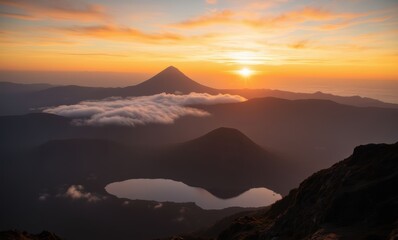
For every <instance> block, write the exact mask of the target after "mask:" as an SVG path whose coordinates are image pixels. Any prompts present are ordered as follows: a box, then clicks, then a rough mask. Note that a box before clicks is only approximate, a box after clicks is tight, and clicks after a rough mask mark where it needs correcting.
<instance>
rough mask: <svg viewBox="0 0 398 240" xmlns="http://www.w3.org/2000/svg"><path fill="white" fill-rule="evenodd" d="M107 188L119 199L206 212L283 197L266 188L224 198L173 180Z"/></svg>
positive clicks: (130, 182) (133, 181) (132, 181)
mask: <svg viewBox="0 0 398 240" xmlns="http://www.w3.org/2000/svg"><path fill="white" fill-rule="evenodd" d="M105 189H106V191H107V192H108V193H109V194H112V195H115V196H117V197H119V198H128V199H131V200H150V201H157V202H175V203H187V202H194V203H196V205H198V206H199V207H201V208H203V209H222V208H227V207H261V206H268V205H270V204H272V203H274V202H275V201H277V200H279V199H281V198H282V196H281V195H280V194H277V193H275V192H273V191H271V190H269V189H267V188H252V189H250V190H248V191H246V192H244V193H242V194H240V195H239V196H236V197H233V198H229V199H221V198H217V197H216V196H214V195H213V194H211V193H210V192H208V191H207V190H205V189H203V188H199V187H191V186H188V185H186V184H184V183H182V182H177V181H173V180H170V179H130V180H126V181H123V182H114V183H111V184H108V185H107V186H106V187H105Z"/></svg>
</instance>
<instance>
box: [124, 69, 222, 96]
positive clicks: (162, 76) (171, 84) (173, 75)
mask: <svg viewBox="0 0 398 240" xmlns="http://www.w3.org/2000/svg"><path fill="white" fill-rule="evenodd" d="M124 90H126V91H127V92H128V94H129V95H136V96H139V95H152V94H158V93H162V92H165V93H179V94H188V93H191V92H198V93H211V94H214V93H218V91H217V90H216V89H213V88H210V87H206V86H204V85H201V84H199V83H197V82H195V81H194V80H192V79H190V78H189V77H187V76H186V75H185V74H184V73H182V72H181V71H180V70H179V69H178V68H176V67H173V66H170V67H168V68H166V69H164V70H163V71H161V72H160V73H158V74H156V75H155V76H153V77H152V78H150V79H148V80H147V81H145V82H142V83H140V84H138V85H135V86H131V87H127V88H124Z"/></svg>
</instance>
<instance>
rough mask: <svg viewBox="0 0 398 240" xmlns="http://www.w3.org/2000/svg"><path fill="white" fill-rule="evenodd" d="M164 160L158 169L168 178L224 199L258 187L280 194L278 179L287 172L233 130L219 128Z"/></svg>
mask: <svg viewBox="0 0 398 240" xmlns="http://www.w3.org/2000/svg"><path fill="white" fill-rule="evenodd" d="M162 157H163V158H162V159H161V161H159V163H158V165H157V166H159V167H158V168H159V169H162V171H163V173H165V172H167V173H168V174H169V175H167V176H165V177H169V178H171V177H173V179H177V180H179V181H183V182H184V183H186V184H188V185H190V186H201V187H204V188H205V189H206V190H208V191H209V192H211V193H212V194H214V195H215V196H217V197H220V198H231V197H235V196H237V195H239V194H241V193H242V192H244V191H246V190H248V189H250V188H252V187H258V186H266V187H269V188H270V189H272V190H275V191H278V189H279V187H280V185H278V181H276V180H275V179H278V178H279V176H280V175H279V174H282V172H283V171H284V169H283V168H282V166H281V164H280V163H279V159H277V158H276V157H275V156H273V155H271V154H269V153H268V152H266V151H265V150H264V149H263V148H261V147H260V146H259V145H257V144H256V143H254V142H253V141H252V140H250V138H248V137H247V136H246V135H244V134H243V133H242V132H240V131H239V130H237V129H233V128H224V127H223V128H217V129H215V130H213V131H210V132H209V133H207V134H205V135H203V136H201V137H199V138H196V139H194V140H191V141H188V142H185V143H181V144H178V145H176V146H174V148H173V149H171V150H170V151H169V152H168V153H164V154H163V155H162ZM204 176H205V177H204Z"/></svg>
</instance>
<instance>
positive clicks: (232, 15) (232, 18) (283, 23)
mask: <svg viewBox="0 0 398 240" xmlns="http://www.w3.org/2000/svg"><path fill="white" fill-rule="evenodd" d="M360 16H363V14H362V15H361V14H357V13H336V12H332V11H328V10H325V9H322V8H316V7H303V8H300V9H296V10H292V11H289V12H283V13H280V14H279V15H275V16H272V15H268V16H258V15H255V14H254V15H253V13H252V12H251V11H248V12H246V11H232V10H223V11H215V12H211V13H210V14H209V13H207V14H205V15H202V16H199V17H196V18H193V19H189V20H186V21H182V22H179V23H176V24H173V25H171V26H172V27H177V28H191V27H203V26H209V25H220V24H224V25H225V24H229V25H236V24H238V25H239V24H240V25H245V26H248V27H254V28H276V29H277V28H279V27H294V26H297V25H298V24H301V23H304V22H308V21H318V22H322V21H332V20H338V19H354V18H357V17H360Z"/></svg>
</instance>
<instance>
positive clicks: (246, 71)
mask: <svg viewBox="0 0 398 240" xmlns="http://www.w3.org/2000/svg"><path fill="white" fill-rule="evenodd" d="M237 72H238V74H239V75H241V76H242V77H245V78H248V77H250V76H251V75H253V70H251V69H250V68H247V67H244V68H242V69H241V70H238V71H237Z"/></svg>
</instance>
